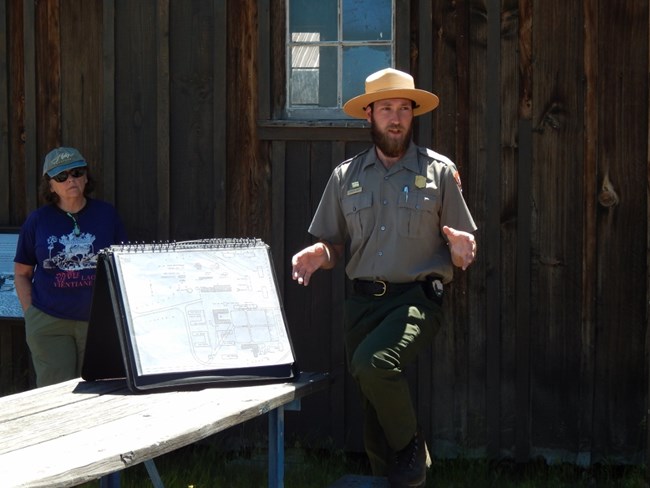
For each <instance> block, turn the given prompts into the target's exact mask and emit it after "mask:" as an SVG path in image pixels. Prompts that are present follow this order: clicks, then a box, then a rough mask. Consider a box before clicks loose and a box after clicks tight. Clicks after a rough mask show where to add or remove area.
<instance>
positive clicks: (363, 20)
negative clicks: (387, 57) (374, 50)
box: [343, 0, 393, 42]
mask: <svg viewBox="0 0 650 488" xmlns="http://www.w3.org/2000/svg"><path fill="white" fill-rule="evenodd" d="M391 11H392V0H343V41H344V42H345V41H390V40H392V38H393V34H392V17H391Z"/></svg>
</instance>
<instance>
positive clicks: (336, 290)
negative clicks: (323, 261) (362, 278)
mask: <svg viewBox="0 0 650 488" xmlns="http://www.w3.org/2000/svg"><path fill="white" fill-rule="evenodd" d="M345 146H346V144H345V143H344V142H342V141H334V142H332V157H331V161H330V167H329V169H330V172H331V171H333V170H334V168H336V166H338V165H339V164H340V163H342V162H343V161H344V160H345V159H346V157H345ZM344 261H345V259H343V260H341V261H339V263H338V264H337V265H336V266H335V267H334V269H332V270H331V271H330V273H331V290H330V293H331V307H332V316H331V322H330V324H329V330H330V334H331V340H330V348H329V349H330V357H329V372H330V374H331V375H332V383H331V386H330V392H329V393H330V396H329V400H330V403H329V411H330V412H331V415H330V425H329V428H330V430H331V435H332V439H334V445H336V446H341V447H342V446H344V445H345V422H341V419H345V418H346V416H347V415H346V413H347V412H346V408H345V405H346V404H345V399H346V398H345V391H346V385H347V384H348V382H351V381H353V380H352V378H351V377H350V376H349V375H348V374H347V367H346V362H345V346H344V344H345V342H344V337H343V305H344V302H345V298H346V280H347V278H346V276H345V263H344ZM337 419H338V420H337Z"/></svg>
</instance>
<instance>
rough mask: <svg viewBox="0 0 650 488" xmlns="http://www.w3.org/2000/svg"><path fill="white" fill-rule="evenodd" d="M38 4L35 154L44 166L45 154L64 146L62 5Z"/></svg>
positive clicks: (36, 12)
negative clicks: (62, 140) (54, 148)
mask: <svg viewBox="0 0 650 488" xmlns="http://www.w3.org/2000/svg"><path fill="white" fill-rule="evenodd" d="M35 3H36V6H35V18H34V29H35V31H36V33H35V36H34V39H35V55H36V58H35V63H36V66H37V68H36V75H35V77H36V89H37V92H36V100H35V102H36V138H37V141H36V144H37V148H38V149H37V153H36V154H37V159H38V162H39V163H42V161H43V159H44V156H45V154H46V153H47V152H49V151H50V149H52V148H53V147H56V146H59V145H61V143H62V142H61V137H62V127H61V126H62V113H61V110H62V106H61V48H62V46H61V26H60V21H61V19H60V1H54V2H35ZM45 93H47V96H41V94H45ZM38 177H39V178H40V177H41V172H40V171H39V172H38Z"/></svg>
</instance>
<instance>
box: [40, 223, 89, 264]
mask: <svg viewBox="0 0 650 488" xmlns="http://www.w3.org/2000/svg"><path fill="white" fill-rule="evenodd" d="M95 239H96V237H95V235H94V234H90V233H87V232H82V233H81V234H79V235H78V236H77V235H75V234H74V232H70V233H69V234H67V235H62V236H61V237H56V236H50V237H48V239H47V248H48V250H49V255H50V257H49V258H48V259H46V260H45V261H43V268H45V269H55V268H58V269H60V270H62V271H78V270H82V269H94V268H96V267H97V254H96V253H95V248H94V246H93V243H94V242H95Z"/></svg>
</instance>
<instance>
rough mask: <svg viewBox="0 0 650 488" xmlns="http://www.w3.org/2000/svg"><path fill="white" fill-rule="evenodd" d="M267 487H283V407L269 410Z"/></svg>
mask: <svg viewBox="0 0 650 488" xmlns="http://www.w3.org/2000/svg"><path fill="white" fill-rule="evenodd" d="M269 488H284V407H283V406H282V405H281V406H279V407H278V408H276V409H274V410H271V411H270V412H269Z"/></svg>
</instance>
